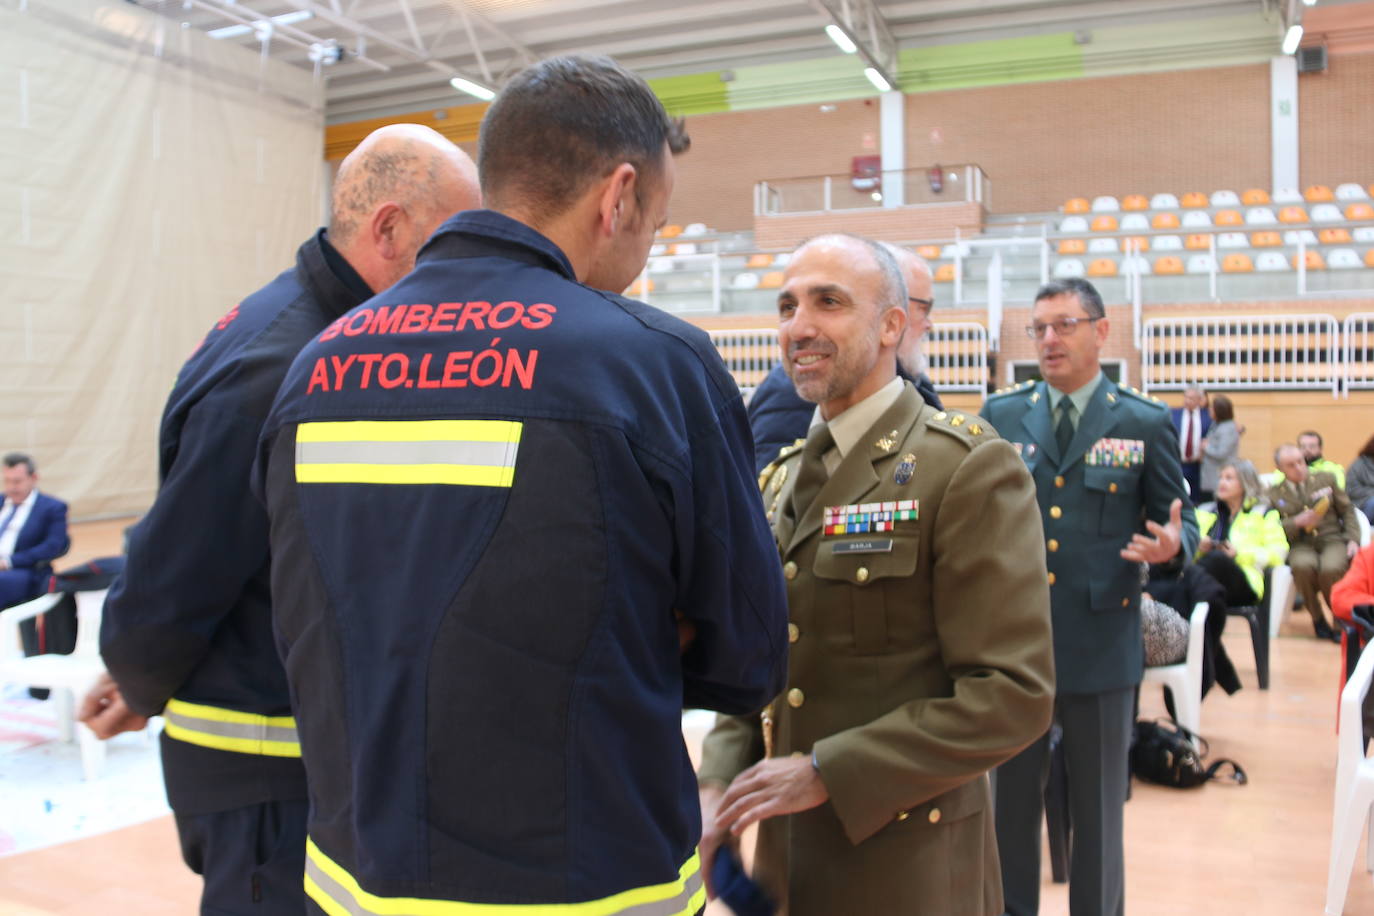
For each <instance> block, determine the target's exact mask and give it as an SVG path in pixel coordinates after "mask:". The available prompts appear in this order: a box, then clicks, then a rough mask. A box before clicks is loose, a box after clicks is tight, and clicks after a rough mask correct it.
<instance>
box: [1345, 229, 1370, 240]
mask: <svg viewBox="0 0 1374 916" xmlns="http://www.w3.org/2000/svg"><path fill="white" fill-rule="evenodd" d="M1350 236H1351V238H1353V239H1354V240H1355V241H1357V242H1374V226H1360V227H1359V228H1357V229H1352V230H1351V232H1350Z"/></svg>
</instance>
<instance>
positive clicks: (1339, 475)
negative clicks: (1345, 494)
mask: <svg viewBox="0 0 1374 916" xmlns="http://www.w3.org/2000/svg"><path fill="white" fill-rule="evenodd" d="M1307 473H1308V474H1309V475H1311V474H1330V475H1331V476H1332V477H1334V478H1336V486H1338V487H1340V488H1341V489H1342V490H1344V489H1345V468H1344V467H1342V466H1341V465H1339V464H1337V463H1336V462H1334V461H1331V460H1330V459H1327V458H1318V459H1317V460H1316V461H1314V462H1312V463H1311V464H1309V465H1308V466H1307ZM1265 481H1266V482H1267V483H1268V484H1269V486H1270V487H1278V486H1282V485H1283V481H1284V476H1283V471H1281V470H1279V469H1278V468H1275V469H1274V470H1272V471H1270V472H1269V474H1268V476H1266V477H1265Z"/></svg>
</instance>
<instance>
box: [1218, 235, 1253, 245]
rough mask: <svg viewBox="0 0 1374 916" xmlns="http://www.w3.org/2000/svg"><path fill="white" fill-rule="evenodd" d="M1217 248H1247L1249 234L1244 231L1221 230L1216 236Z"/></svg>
mask: <svg viewBox="0 0 1374 916" xmlns="http://www.w3.org/2000/svg"><path fill="white" fill-rule="evenodd" d="M1217 247H1218V248H1249V247H1250V236H1248V235H1246V234H1245V233H1244V232H1223V233H1221V234H1220V235H1218V236H1217Z"/></svg>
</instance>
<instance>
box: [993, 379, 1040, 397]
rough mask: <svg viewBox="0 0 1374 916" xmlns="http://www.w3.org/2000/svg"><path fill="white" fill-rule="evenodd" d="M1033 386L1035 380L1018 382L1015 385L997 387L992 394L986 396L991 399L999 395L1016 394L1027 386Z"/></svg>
mask: <svg viewBox="0 0 1374 916" xmlns="http://www.w3.org/2000/svg"><path fill="white" fill-rule="evenodd" d="M1033 387H1035V382H1020V383H1018V384H1015V385H1008V386H1006V387H1005V388H998V389H997V390H996V391H994V392H993V393H992V394H990V395H988V398H989V399H991V398H996V397H1001V396H1003V395H1008V394H1016V393H1017V392H1018V391H1025V390H1027V389H1028V388H1033Z"/></svg>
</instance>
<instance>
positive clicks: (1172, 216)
mask: <svg viewBox="0 0 1374 916" xmlns="http://www.w3.org/2000/svg"><path fill="white" fill-rule="evenodd" d="M1150 225H1151V226H1152V227H1154V228H1155V229H1177V228H1178V214H1177V213H1156V214H1155V218H1154V219H1152V220H1150Z"/></svg>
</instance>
